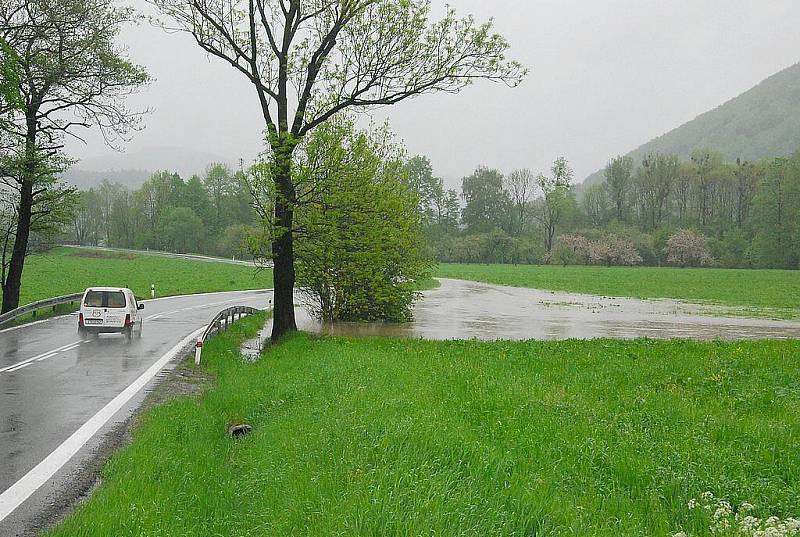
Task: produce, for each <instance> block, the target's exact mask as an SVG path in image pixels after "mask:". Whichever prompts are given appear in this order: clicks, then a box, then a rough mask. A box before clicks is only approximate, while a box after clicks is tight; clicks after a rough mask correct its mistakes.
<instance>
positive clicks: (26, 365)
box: [6, 362, 31, 373]
mask: <svg viewBox="0 0 800 537" xmlns="http://www.w3.org/2000/svg"><path fill="white" fill-rule="evenodd" d="M29 365H31V362H25V363H24V364H22V365H18V366H17V367H15V368H13V369H9V370H7V371H6V372H7V373H13V372H14V371H19V370H20V369H22V368H23V367H28V366H29Z"/></svg>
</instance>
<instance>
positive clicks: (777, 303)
mask: <svg viewBox="0 0 800 537" xmlns="http://www.w3.org/2000/svg"><path fill="white" fill-rule="evenodd" d="M435 275H436V276H437V277H441V278H456V279H462V280H472V281H479V282H485V283H493V284H498V285H509V286H512V287H531V288H536V289H549V290H553V291H569V292H576V293H589V294H593V295H604V296H619V297H636V298H675V299H679V300H686V301H692V302H708V303H714V304H722V305H729V306H743V307H751V308H773V309H776V310H784V313H785V314H786V315H787V316H795V315H798V314H800V271H791V270H745V269H714V268H711V269H709V268H704V269H681V268H673V267H592V266H589V267H587V266H570V267H561V266H533V265H477V264H476V265H465V264H442V265H439V267H438V268H437V270H436V271H435Z"/></svg>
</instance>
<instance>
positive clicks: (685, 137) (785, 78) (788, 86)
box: [586, 63, 800, 185]
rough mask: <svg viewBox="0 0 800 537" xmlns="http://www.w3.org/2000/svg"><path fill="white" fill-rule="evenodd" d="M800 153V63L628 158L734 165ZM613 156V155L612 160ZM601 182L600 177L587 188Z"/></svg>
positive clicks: (591, 178)
mask: <svg viewBox="0 0 800 537" xmlns="http://www.w3.org/2000/svg"><path fill="white" fill-rule="evenodd" d="M798 148H800V63H798V64H795V65H793V66H792V67H789V68H788V69H784V70H783V71H780V72H779V73H777V74H775V75H773V76H771V77H769V78H767V79H766V80H764V81H763V82H761V83H760V84H758V85H757V86H755V87H754V88H752V89H750V90H748V91H746V92H745V93H743V94H741V95H739V96H738V97H736V98H734V99H731V100H730V101H728V102H726V103H725V104H723V105H721V106H719V107H717V108H715V109H713V110H711V111H709V112H706V113H705V114H702V115H700V116H698V117H697V118H695V119H694V120H692V121H690V122H688V123H686V124H684V125H682V126H680V127H678V128H677V129H674V130H672V131H670V132H668V133H667V134H665V135H663V136H660V137H658V138H656V139H655V140H652V141H650V142H648V143H646V144H644V145H642V146H640V147H639V148H637V149H635V150H634V151H632V152H630V153H628V155H629V156H631V157H632V158H633V159H634V162H637V163H638V162H639V161H640V160H641V159H642V157H644V155H645V154H647V153H673V154H676V155H678V156H680V157H681V158H688V157H689V155H690V154H691V152H692V151H694V150H695V149H712V150H714V151H718V152H719V153H721V154H722V156H723V157H724V158H725V159H726V160H727V161H730V162H733V161H735V160H736V159H737V158H741V159H742V160H758V159H762V158H767V157H778V156H784V155H788V154H791V153H794V152H795V151H797V149H798ZM613 157H614V155H609V159H610V158H613ZM602 180H603V172H602V170H601V171H598V172H596V173H594V174H592V175H590V176H589V177H588V178H587V179H586V184H587V185H588V184H592V183H596V182H600V181H602Z"/></svg>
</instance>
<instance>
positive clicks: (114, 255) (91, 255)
mask: <svg viewBox="0 0 800 537" xmlns="http://www.w3.org/2000/svg"><path fill="white" fill-rule="evenodd" d="M70 255H72V256H74V257H85V258H88V259H126V260H131V259H136V255H135V254H130V253H126V252H106V251H101V250H75V251H73V252H71V253H70Z"/></svg>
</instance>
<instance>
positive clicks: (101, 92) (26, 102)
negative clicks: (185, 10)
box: [0, 0, 148, 312]
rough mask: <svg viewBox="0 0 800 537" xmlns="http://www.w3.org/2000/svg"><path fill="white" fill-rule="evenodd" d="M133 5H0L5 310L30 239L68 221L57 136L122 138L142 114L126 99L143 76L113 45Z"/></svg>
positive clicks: (35, 1) (10, 1) (49, 0)
mask: <svg viewBox="0 0 800 537" xmlns="http://www.w3.org/2000/svg"><path fill="white" fill-rule="evenodd" d="M131 20H133V12H132V11H131V10H129V9H124V8H118V7H116V6H114V4H113V3H112V2H111V1H110V0H69V1H65V0H4V1H3V2H0V71H2V82H0V241H2V243H0V283H2V291H3V293H2V294H3V304H2V311H3V312H6V311H9V310H11V309H14V308H15V307H17V305H18V304H19V291H20V284H21V282H22V273H23V269H24V265H25V258H26V256H27V255H28V253H29V252H30V251H31V248H32V245H34V244H35V242H36V241H35V240H34V239H36V238H37V237H43V236H47V235H50V234H52V233H54V232H56V231H58V230H60V229H61V227H62V226H63V224H64V223H65V222H67V221H68V220H69V215H70V212H71V209H72V206H73V204H74V203H75V193H74V190H73V189H72V188H70V187H68V186H66V185H64V184H62V183H61V182H59V181H58V179H57V178H58V176H59V174H60V173H61V172H62V171H63V170H64V169H65V168H66V167H67V166H68V165H69V164H70V159H69V157H68V156H67V155H65V154H64V153H63V147H64V138H65V137H67V136H69V137H74V138H80V133H81V131H82V130H83V129H87V128H92V127H95V128H99V129H100V130H101V131H102V133H103V135H104V137H105V138H106V140H107V141H108V142H109V143H110V144H114V143H118V142H120V141H124V139H125V137H126V135H127V134H128V133H129V132H130V131H131V130H133V129H135V128H136V127H137V125H138V120H139V118H140V114H136V113H131V112H130V111H129V110H127V109H126V108H125V106H124V100H125V97H127V96H128V95H129V94H130V93H131V92H132V91H134V90H136V89H137V88H139V87H140V86H142V85H144V84H146V83H147V82H148V76H147V73H146V72H145V71H144V69H142V68H141V67H139V66H137V65H135V64H133V63H132V62H130V61H129V60H128V59H127V58H126V57H125V56H124V55H123V54H122V53H121V51H120V49H119V48H118V47H117V46H116V45H115V39H116V37H117V34H118V33H119V30H120V28H121V26H122V25H123V24H124V23H126V22H128V21H131Z"/></svg>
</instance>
